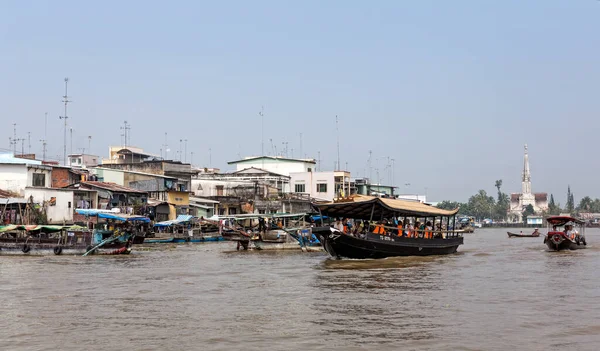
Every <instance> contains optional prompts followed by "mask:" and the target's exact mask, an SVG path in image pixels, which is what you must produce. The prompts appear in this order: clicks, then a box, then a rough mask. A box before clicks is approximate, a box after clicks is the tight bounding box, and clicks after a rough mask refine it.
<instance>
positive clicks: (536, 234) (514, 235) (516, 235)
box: [506, 231, 540, 238]
mask: <svg viewBox="0 0 600 351" xmlns="http://www.w3.org/2000/svg"><path fill="white" fill-rule="evenodd" d="M506 233H507V234H508V237H509V238H537V237H539V236H540V232H536V231H534V232H533V233H531V234H523V233H522V232H521V233H519V234H517V233H511V232H506Z"/></svg>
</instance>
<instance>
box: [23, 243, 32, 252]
mask: <svg viewBox="0 0 600 351" xmlns="http://www.w3.org/2000/svg"><path fill="white" fill-rule="evenodd" d="M21 251H23V253H28V252H29V251H31V246H29V245H27V244H25V245H23V248H22V249H21Z"/></svg>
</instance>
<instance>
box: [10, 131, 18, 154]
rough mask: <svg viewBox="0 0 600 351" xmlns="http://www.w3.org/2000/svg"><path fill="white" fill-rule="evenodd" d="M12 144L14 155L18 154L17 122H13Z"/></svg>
mask: <svg viewBox="0 0 600 351" xmlns="http://www.w3.org/2000/svg"><path fill="white" fill-rule="evenodd" d="M9 139H10V138H9ZM11 145H12V146H13V155H16V154H17V124H16V123H13V138H12V142H11Z"/></svg>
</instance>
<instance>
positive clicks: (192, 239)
mask: <svg viewBox="0 0 600 351" xmlns="http://www.w3.org/2000/svg"><path fill="white" fill-rule="evenodd" d="M210 226H214V225H213V223H208V221H206V220H204V219H199V218H197V217H193V216H190V215H179V216H177V218H176V219H174V220H171V221H163V222H158V223H156V224H154V230H155V231H154V232H153V235H152V237H151V238H146V240H145V243H147V244H163V243H203V242H208V241H221V240H225V239H224V238H223V236H222V235H220V234H219V233H218V232H215V231H212V232H205V231H204V229H205V228H207V227H210Z"/></svg>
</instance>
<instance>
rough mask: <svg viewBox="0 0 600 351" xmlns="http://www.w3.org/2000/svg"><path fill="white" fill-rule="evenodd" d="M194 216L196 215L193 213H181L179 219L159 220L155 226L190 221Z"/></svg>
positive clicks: (168, 225) (167, 225) (166, 225)
mask: <svg viewBox="0 0 600 351" xmlns="http://www.w3.org/2000/svg"><path fill="white" fill-rule="evenodd" d="M192 218H194V216H191V215H179V216H177V219H174V220H171V221H163V222H158V223H156V224H154V226H155V227H170V226H172V225H174V224H181V223H185V222H189V221H191V220H192Z"/></svg>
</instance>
